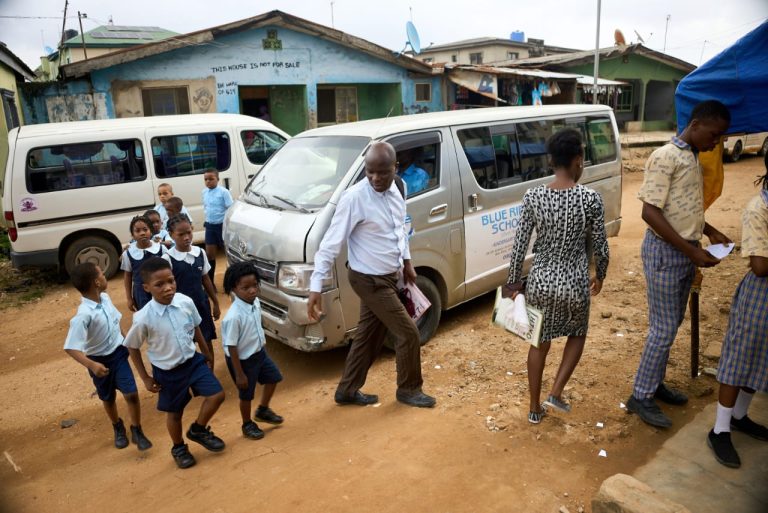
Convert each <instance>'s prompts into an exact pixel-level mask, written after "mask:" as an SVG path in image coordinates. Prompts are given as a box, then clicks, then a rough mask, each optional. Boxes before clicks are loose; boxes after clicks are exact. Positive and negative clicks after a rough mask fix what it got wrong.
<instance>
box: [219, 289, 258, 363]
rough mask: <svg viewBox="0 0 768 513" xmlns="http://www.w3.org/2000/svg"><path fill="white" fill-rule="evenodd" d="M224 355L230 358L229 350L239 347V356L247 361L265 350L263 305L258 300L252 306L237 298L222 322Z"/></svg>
mask: <svg viewBox="0 0 768 513" xmlns="http://www.w3.org/2000/svg"><path fill="white" fill-rule="evenodd" d="M221 334H222V344H223V345H224V354H226V355H227V356H229V348H230V347H231V346H236V347H237V355H238V357H239V358H240V359H241V360H247V359H248V358H250V357H251V356H253V355H254V354H255V353H258V352H259V351H261V350H262V349H263V348H264V344H265V343H266V338H265V336H264V328H262V327H261V303H259V300H258V298H256V299H255V300H254V301H253V304H252V305H250V304H248V303H246V302H245V301H243V300H242V299H240V298H239V297H237V296H235V300H234V301H233V302H232V306H231V307H229V310H228V311H227V315H225V316H224V320H223V321H222V322H221Z"/></svg>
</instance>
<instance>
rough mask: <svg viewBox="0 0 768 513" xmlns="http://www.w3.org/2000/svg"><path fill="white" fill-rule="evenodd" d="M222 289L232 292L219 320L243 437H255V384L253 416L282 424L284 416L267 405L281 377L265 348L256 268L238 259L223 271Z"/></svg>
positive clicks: (259, 433)
mask: <svg viewBox="0 0 768 513" xmlns="http://www.w3.org/2000/svg"><path fill="white" fill-rule="evenodd" d="M224 291H225V292H226V293H227V294H234V299H233V301H232V306H231V307H230V309H229V311H228V312H227V315H226V316H225V317H224V321H222V325H221V326H222V328H221V331H222V335H223V340H224V353H225V354H226V359H227V368H228V369H229V374H230V376H232V380H233V381H234V382H235V385H236V386H237V388H238V389H239V393H240V415H241V416H242V418H243V426H242V429H243V436H245V437H246V438H251V439H254V440H258V439H259V438H263V437H264V432H263V431H262V430H261V429H259V426H258V425H257V424H256V423H255V422H253V421H252V420H251V401H252V400H253V396H254V391H255V390H256V383H261V384H263V385H264V389H263V390H262V393H261V402H260V403H259V407H258V409H257V410H256V411H255V412H254V414H253V415H254V418H256V419H257V420H261V421H263V422H266V423H268V424H282V422H283V418H282V417H281V416H280V415H278V414H276V413H275V412H274V411H272V409H271V408H270V407H269V401H270V399H272V394H274V392H275V387H276V386H277V383H279V382H280V381H282V380H283V376H282V375H281V374H280V370H278V368H277V365H275V363H274V362H273V361H272V359H271V358H270V357H269V355H268V354H267V350H266V348H265V347H264V344H265V342H266V338H265V337H264V329H263V328H262V327H261V307H260V304H259V299H258V297H257V296H258V294H259V271H258V269H257V268H256V266H255V265H253V264H252V263H250V262H238V263H236V264H234V265H232V266H231V267H229V268H228V269H227V272H226V273H224Z"/></svg>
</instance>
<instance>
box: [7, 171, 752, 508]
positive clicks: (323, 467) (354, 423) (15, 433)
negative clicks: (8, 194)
mask: <svg viewBox="0 0 768 513" xmlns="http://www.w3.org/2000/svg"><path fill="white" fill-rule="evenodd" d="M758 173H762V158H755V157H745V158H744V160H742V161H740V162H738V163H736V164H729V165H727V166H726V176H727V178H726V184H725V191H724V195H723V197H721V198H720V199H719V200H718V201H717V202H716V203H715V205H714V206H713V207H712V208H711V209H710V211H709V212H708V221H709V222H710V223H711V224H713V225H715V226H716V227H718V228H720V229H721V230H722V231H724V232H725V233H727V234H728V235H730V236H731V237H732V238H733V239H734V240H739V237H740V211H741V208H742V206H743V205H744V204H745V203H746V202H747V200H748V199H749V198H750V197H752V196H753V195H754V194H755V188H754V187H753V185H752V182H753V180H754V178H755V175H757V174H758ZM641 180H642V173H638V172H630V173H626V174H625V176H624V200H623V213H622V214H623V226H622V229H621V234H620V236H619V237H616V238H613V239H611V240H610V246H611V265H610V269H609V273H608V278H607V280H606V282H605V285H604V287H603V292H602V293H601V294H600V295H599V296H598V297H596V298H595V299H594V302H593V307H592V317H591V328H590V334H589V337H588V340H587V348H586V350H585V353H584V356H583V358H582V361H581V364H580V366H579V367H578V368H577V369H576V372H575V374H574V377H573V379H572V381H571V383H570V385H569V386H568V387H567V388H566V396H567V398H568V399H569V400H570V401H571V403H572V405H573V411H572V413H570V414H568V415H565V414H552V415H550V416H548V417H546V418H545V420H544V422H543V423H542V424H540V425H538V426H532V425H530V424H529V423H528V422H527V421H526V414H527V405H528V396H527V381H526V375H525V374H526V370H525V368H526V367H525V359H526V353H527V347H526V346H525V345H524V344H523V343H522V342H520V341H519V340H516V339H514V338H513V337H512V336H511V335H507V334H504V333H502V332H500V331H498V330H497V329H496V328H491V327H489V318H490V313H491V308H492V303H493V297H492V295H486V296H484V297H482V298H479V299H477V300H475V301H471V302H470V303H468V304H466V305H463V306H461V307H458V308H456V309H454V310H452V311H450V312H447V313H445V315H444V317H443V321H442V323H441V326H440V328H439V330H438V333H437V336H436V337H435V338H434V339H433V340H432V341H431V342H430V343H429V344H428V345H427V346H425V347H424V349H423V352H422V355H423V360H422V362H423V369H424V379H425V390H426V391H427V392H429V393H431V394H434V395H435V396H436V397H437V399H438V404H437V407H436V408H435V409H434V410H421V409H414V408H409V407H406V406H403V405H400V404H399V403H397V402H396V401H395V398H394V395H395V374H394V355H393V354H392V353H385V354H384V355H383V356H382V357H381V359H380V360H379V361H378V362H377V363H376V364H375V365H374V367H373V368H372V370H371V373H370V375H369V380H368V383H367V384H366V386H365V390H366V391H367V392H371V393H378V394H379V396H380V397H381V404H380V405H376V406H375V407H366V408H357V407H339V406H336V405H335V404H334V402H333V391H334V389H335V386H336V382H337V380H338V377H339V376H340V373H341V369H342V366H343V362H344V357H345V355H346V350H344V349H342V350H337V351H331V352H327V353H320V354H306V353H300V352H298V351H294V350H292V349H289V348H287V347H285V346H282V345H280V344H279V343H276V342H272V341H270V343H269V350H270V352H271V354H272V356H273V358H274V359H275V360H276V361H277V363H278V365H279V366H280V368H281V369H282V371H283V373H284V375H285V378H286V379H285V381H284V382H283V383H282V384H281V385H280V386H279V387H278V391H277V393H276V395H275V398H274V400H273V403H272V405H273V407H274V409H275V410H276V411H277V412H279V413H281V414H282V415H284V416H285V418H286V422H285V424H284V425H283V426H281V427H277V428H272V427H268V426H262V427H266V428H267V429H266V431H267V435H266V437H265V438H264V439H263V440H261V441H249V440H246V439H244V438H243V437H242V436H241V434H240V417H239V414H238V409H237V408H238V405H237V395H236V393H235V388H234V385H233V384H232V382H231V380H230V378H229V376H228V374H227V372H226V368H225V365H224V361H223V356H222V352H221V349H220V346H218V345H217V346H216V351H217V364H216V369H215V370H216V374H217V375H218V376H219V378H220V379H221V381H222V383H223V384H224V387H225V390H226V393H227V400H226V402H225V403H224V405H223V406H222V408H221V410H220V411H219V413H218V414H217V415H216V416H215V417H214V419H213V421H212V427H213V429H214V430H215V432H216V433H217V434H218V435H220V436H221V437H222V438H223V439H224V440H225V441H226V442H227V449H226V450H225V451H224V452H223V453H220V454H212V453H208V452H206V451H205V450H204V449H203V448H202V447H199V446H197V445H194V444H192V446H191V450H192V451H193V453H194V455H195V457H196V458H197V460H198V465H197V466H196V467H194V468H192V469H189V470H183V471H182V470H177V469H176V467H175V465H174V463H173V460H172V459H171V457H170V445H171V444H170V440H169V438H168V435H167V433H166V430H165V422H164V417H163V416H162V415H161V414H160V413H159V412H157V410H156V409H155V400H156V399H155V398H154V397H153V396H152V394H150V393H149V392H146V391H141V392H140V395H141V399H142V401H143V402H142V405H143V413H144V420H143V424H144V431H145V433H146V434H147V435H148V437H149V438H150V439H151V440H152V441H153V442H154V448H152V449H151V450H149V451H147V452H145V453H139V452H138V451H137V450H136V448H135V446H133V445H132V446H130V447H129V448H127V449H123V450H116V449H114V448H113V447H112V430H111V428H110V426H109V424H108V422H107V419H106V417H105V415H104V413H103V410H102V408H101V406H100V403H99V401H98V399H97V398H96V397H95V396H94V395H93V388H92V384H91V383H90V380H89V379H88V376H87V374H86V372H85V370H84V369H83V368H82V367H81V366H79V365H78V364H77V363H76V362H74V361H73V360H72V359H70V358H69V357H68V356H67V355H66V354H65V353H64V352H63V351H62V350H61V347H62V343H63V340H64V337H65V335H66V331H67V327H68V321H69V318H70V317H71V315H72V314H73V312H74V311H75V309H76V306H77V304H78V302H79V298H78V295H77V294H76V293H75V291H74V290H73V289H71V288H69V287H67V286H66V285H52V286H51V287H50V288H49V289H48V290H47V291H46V294H45V295H44V296H43V297H42V298H40V299H38V300H36V301H35V302H33V303H31V304H27V305H25V306H23V307H20V308H7V309H5V310H3V311H2V312H0V324H1V325H2V326H3V331H2V333H3V337H2V344H1V345H0V366H1V367H0V369H2V371H1V372H0V397H2V406H3V407H2V409H0V445H1V446H2V451H3V455H0V482H2V488H1V489H0V511H3V512H5V511H8V512H14V513H16V512H18V513H22V512H31V513H47V512H55V513H65V512H75V511H77V512H82V513H89V512H103V511H110V512H115V513H118V512H128V511H131V512H134V513H135V512H142V511H161V512H187V511H193V510H195V511H206V512H212V513H236V512H245V511H254V510H261V511H267V510H268V511H276V512H282V511H334V512H337V511H338V512H344V511H397V512H401V511H408V512H419V511H425V512H426V511H429V512H436V511H439V512H479V511H482V512H486V511H487V512H494V511H499V512H501V511H528V512H556V511H558V509H559V508H560V507H561V506H566V507H567V508H568V509H569V511H571V512H577V511H590V505H589V502H590V499H591V497H592V495H593V494H594V493H595V491H596V490H597V488H598V487H599V485H600V483H601V482H602V481H603V480H604V479H605V478H606V477H608V476H610V475H612V474H614V473H617V472H624V473H632V471H633V470H634V469H635V468H636V467H638V466H639V465H641V464H642V463H644V462H645V461H646V460H647V459H648V458H650V457H651V456H652V455H653V454H654V453H655V451H656V450H657V449H658V448H659V447H660V446H661V444H662V443H663V442H664V441H665V440H666V439H667V438H668V437H670V436H671V434H672V433H674V432H675V430H676V429H679V428H680V427H681V426H682V425H684V424H685V423H686V421H687V420H688V419H690V418H692V416H693V415H695V414H696V412H698V411H700V410H701V409H702V407H704V406H705V405H707V404H709V403H711V402H712V401H714V400H715V395H714V394H713V391H714V389H715V388H716V383H715V382H714V380H713V379H712V378H711V377H709V376H705V375H703V376H701V377H699V378H698V379H695V380H694V379H691V378H690V377H689V347H690V343H689V340H690V335H689V334H690V329H689V324H688V322H687V321H686V323H684V325H683V326H684V327H683V328H682V329H681V333H680V335H679V337H678V341H677V342H676V344H675V346H674V347H673V349H672V356H671V359H670V362H669V367H668V372H667V381H668V382H670V383H671V384H672V385H674V386H677V387H680V388H681V389H683V390H684V391H686V392H688V393H689V394H690V395H691V398H692V399H691V401H690V403H689V404H688V405H687V406H686V407H684V408H676V409H669V408H666V409H667V411H669V412H670V414H671V416H672V419H673V421H674V423H675V426H674V427H673V428H672V429H671V430H667V431H661V430H656V429H652V428H651V427H649V426H646V425H645V424H643V423H642V422H641V421H640V420H639V419H638V418H637V417H636V416H634V415H628V414H627V413H626V412H625V411H623V410H622V409H620V403H621V402H622V401H626V399H627V397H628V395H629V394H630V391H631V383H632V379H633V376H634V371H635V369H636V366H637V362H638V360H639V355H640V352H641V349H642V344H643V339H644V336H645V329H646V323H647V315H646V304H645V295H644V280H643V275H642V266H641V262H640V257H639V248H640V242H641V239H642V236H643V233H644V229H645V228H644V224H643V223H642V221H641V220H640V216H639V212H640V208H639V207H640V203H639V202H638V201H637V200H636V199H635V195H636V192H637V189H638V187H639V185H640V183H641ZM222 264H223V262H222ZM223 267H224V266H223V265H220V266H219V268H220V269H223ZM745 269H746V264H745V261H744V260H742V259H741V258H739V257H729V258H727V259H726V260H725V261H723V263H722V264H721V265H720V266H718V267H716V268H714V269H710V270H706V271H705V280H704V286H703V291H702V294H701V312H702V313H701V330H702V357H701V363H702V367H713V366H716V357H717V355H718V354H719V347H720V341H721V340H722V335H723V331H724V330H725V327H726V324H727V313H728V309H729V305H730V299H731V296H732V294H733V291H734V290H735V288H736V285H737V284H738V282H739V280H740V279H741V276H742V275H743V273H744V271H745ZM120 280H121V279H120V278H117V279H113V280H112V281H111V282H110V292H111V295H112V297H113V299H114V300H115V302H116V304H117V306H118V308H120V309H121V310H122V311H123V312H127V309H126V308H125V300H124V299H123V294H122V286H121V281H120ZM220 280H221V277H218V281H220ZM221 303H222V306H223V307H225V306H226V305H228V304H229V301H228V300H227V299H226V298H225V297H224V296H223V295H222V296H221ZM123 322H124V325H125V327H126V328H127V327H128V326H129V323H130V316H129V315H126V316H125V317H124V319H123ZM561 348H562V343H557V342H556V343H555V344H553V349H552V351H551V353H550V361H549V362H548V364H547V368H546V371H545V380H546V382H545V389H546V387H547V386H548V385H549V384H550V383H551V380H552V377H553V374H554V372H555V370H556V366H557V364H558V363H559V358H560V353H561V350H562V349H561ZM713 357H714V358H713ZM139 386H140V389H141V388H142V387H141V383H140V382H139ZM198 404H199V400H197V399H196V400H194V401H193V403H192V404H191V405H190V407H189V410H188V412H189V413H188V415H187V417H186V421H185V422H190V421H191V420H192V416H193V414H194V413H193V412H195V411H196V407H197V405H198ZM118 407H119V408H120V410H121V413H122V416H123V417H124V418H126V417H127V411H126V409H125V407H124V403H123V402H122V400H119V401H118ZM65 419H76V420H77V423H76V424H75V425H74V426H73V427H70V428H68V429H63V428H61V427H60V422H61V421H62V420H65ZM597 422H602V423H603V425H604V427H603V428H598V427H597V426H596V423H597ZM601 449H604V450H605V451H606V452H607V457H599V456H598V452H599V451H600V450H601ZM702 450H706V449H705V448H704V447H703V444H702Z"/></svg>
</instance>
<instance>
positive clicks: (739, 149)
mask: <svg viewBox="0 0 768 513" xmlns="http://www.w3.org/2000/svg"><path fill="white" fill-rule="evenodd" d="M744 153H757V154H758V155H765V154H766V153H768V132H758V133H756V134H737V135H729V136H728V137H726V138H725V141H724V142H723V160H726V161H728V162H736V161H737V160H739V159H740V158H741V156H742V154H744Z"/></svg>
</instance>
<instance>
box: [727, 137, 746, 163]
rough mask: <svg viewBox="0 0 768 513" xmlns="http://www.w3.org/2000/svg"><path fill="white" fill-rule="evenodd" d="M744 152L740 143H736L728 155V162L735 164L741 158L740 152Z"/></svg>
mask: <svg viewBox="0 0 768 513" xmlns="http://www.w3.org/2000/svg"><path fill="white" fill-rule="evenodd" d="M742 151H744V147H743V146H742V145H741V141H736V144H734V145H733V149H732V150H731V153H730V154H729V155H728V162H737V161H738V160H739V158H740V157H741V152H742Z"/></svg>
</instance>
